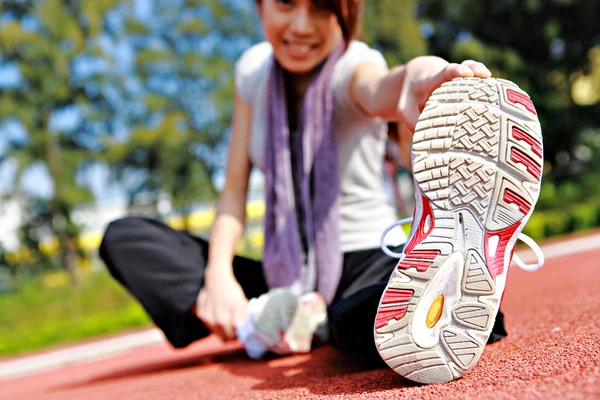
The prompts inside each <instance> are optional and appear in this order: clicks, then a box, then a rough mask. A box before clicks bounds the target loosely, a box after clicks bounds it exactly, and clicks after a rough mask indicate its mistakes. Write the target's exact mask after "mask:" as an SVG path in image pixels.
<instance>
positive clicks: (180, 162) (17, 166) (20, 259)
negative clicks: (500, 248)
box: [0, 0, 600, 358]
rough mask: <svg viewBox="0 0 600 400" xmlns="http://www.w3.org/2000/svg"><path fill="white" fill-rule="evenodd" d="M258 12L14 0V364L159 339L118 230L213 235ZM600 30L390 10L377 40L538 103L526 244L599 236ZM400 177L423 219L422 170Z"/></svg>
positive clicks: (534, 3) (9, 205)
mask: <svg viewBox="0 0 600 400" xmlns="http://www.w3.org/2000/svg"><path fill="white" fill-rule="evenodd" d="M254 8H255V6H254V1H250V0H80V1H77V0H39V1H29V0H2V2H1V3H0V358H2V357H6V356H11V355H15V354H21V353H23V352H26V351H31V350H35V349H40V348H44V347H47V346H52V345H57V344H60V343H65V342H69V341H73V340H77V339H83V338H89V337H93V336H98V335H106V334H109V333H116V332H121V331H124V330H130V329H136V328H139V327H144V326H149V325H150V321H149V320H148V318H147V317H146V316H145V314H144V312H143V310H142V309H141V308H140V306H138V305H137V304H136V303H134V301H133V300H132V299H131V298H130V296H129V295H128V294H127V293H126V292H125V291H124V290H123V289H122V288H121V287H119V286H118V285H117V284H116V283H115V282H113V281H112V279H111V278H110V277H109V276H108V274H107V272H106V271H105V268H104V266H103V264H102V263H101V262H100V260H99V259H98V256H97V249H98V246H99V244H100V240H101V238H102V233H103V231H104V229H105V228H106V225H107V224H108V223H109V222H110V221H111V220H113V219H115V218H118V217H121V216H124V215H127V214H135V215H145V216H149V217H155V218H160V219H162V220H163V221H165V222H166V223H168V224H169V225H171V226H173V227H174V228H177V229H187V230H189V231H191V232H192V233H194V234H197V235H200V236H206V235H208V232H209V229H210V225H211V222H212V219H213V217H214V209H213V205H214V200H215V198H216V196H217V193H218V191H219V188H220V187H221V185H222V184H223V167H224V164H225V158H226V144H227V138H228V129H229V120H230V116H231V112H232V98H233V64H234V62H235V60H236V59H237V58H238V57H239V55H240V54H241V53H242V51H244V50H245V49H246V48H248V47H249V46H251V45H252V44H253V43H256V42H258V41H260V40H261V38H262V34H261V29H260V24H259V21H258V19H257V16H256V12H255V9H254ZM599 20H600V1H599V0H505V1H501V0H421V1H419V0H377V1H368V2H367V7H366V21H365V24H364V35H363V38H362V39H363V40H365V41H366V42H367V43H369V44H370V45H371V46H373V47H376V48H378V49H380V50H381V51H382V52H383V54H384V56H385V57H386V59H387V61H388V63H389V64H390V65H396V64H399V63H404V62H406V61H408V60H410V59H411V58H413V57H415V56H419V55H425V54H435V55H439V56H441V57H444V58H446V59H448V60H450V61H457V62H460V61H462V60H464V59H475V60H478V61H482V62H484V63H485V64H486V65H487V66H488V67H489V68H490V69H491V70H492V72H493V74H494V75H495V76H496V77H500V78H506V79H510V80H512V81H514V82H516V83H517V84H518V85H519V86H520V87H521V88H523V89H524V90H525V91H527V92H528V93H529V94H530V95H531V97H532V99H533V101H534V102H535V105H536V108H537V111H538V113H539V117H540V120H541V123H542V128H543V132H544V136H545V143H544V146H545V149H544V151H545V158H546V164H545V166H544V177H543V185H542V191H541V197H540V201H539V203H538V205H537V208H536V211H535V213H534V215H533V216H532V218H531V220H530V222H529V224H528V225H527V227H526V230H525V232H526V233H527V234H529V235H530V236H532V237H533V238H535V239H536V240H542V239H545V238H547V237H550V236H558V235H564V234H568V233H572V232H584V231H586V230H590V229H594V228H595V227H597V226H599V225H600V119H599V115H600V27H599V25H598V21H599ZM389 171H392V169H389ZM393 174H394V175H395V176H394V178H395V179H394V181H395V182H394V185H389V187H390V188H394V187H398V188H399V191H398V193H399V195H400V196H391V198H394V197H396V198H399V199H400V200H402V199H403V200H404V203H401V204H400V206H399V211H400V214H412V206H411V200H410V199H411V197H412V187H411V182H412V181H411V178H410V172H409V171H407V170H405V169H402V168H399V169H397V170H395V171H393ZM396 184H397V185H396ZM262 189H263V185H262V177H261V176H260V174H258V173H253V175H252V184H251V190H250V194H249V197H248V221H249V223H248V227H247V229H246V235H245V238H244V241H243V243H242V244H241V245H240V249H239V250H240V252H241V253H243V254H246V255H250V256H253V257H260V252H261V247H262V215H263V213H264V203H263V201H262V198H263V196H262ZM390 193H391V194H392V193H394V190H391V192H390ZM398 193H396V194H398Z"/></svg>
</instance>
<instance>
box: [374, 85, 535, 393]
mask: <svg viewBox="0 0 600 400" xmlns="http://www.w3.org/2000/svg"><path fill="white" fill-rule="evenodd" d="M412 163H413V174H414V181H415V196H416V203H417V205H416V208H415V215H414V221H413V225H412V228H411V232H410V234H409V239H408V242H407V244H406V246H405V248H404V251H403V253H402V254H401V260H400V261H399V263H398V266H397V268H395V270H394V272H393V273H392V275H391V277H390V280H389V282H388V285H387V287H386V290H385V291H384V293H383V295H382V298H381V300H380V303H379V308H378V311H377V317H376V320H375V327H374V336H375V342H376V345H377V349H378V351H379V354H380V355H381V357H382V358H383V360H384V361H385V362H386V363H387V364H388V365H389V366H390V367H391V368H392V369H394V371H396V372H397V373H399V374H400V375H402V376H404V377H406V378H408V379H410V380H413V381H416V382H421V383H442V382H448V381H451V380H453V379H457V378H460V377H461V376H462V375H463V374H464V373H465V372H467V371H469V370H470V369H471V368H473V366H474V365H475V363H476V362H477V361H478V360H479V358H480V356H481V354H482V352H483V349H484V347H485V344H486V342H487V339H488V337H489V335H490V333H491V330H492V327H493V324H494V321H495V318H496V314H497V312H498V308H499V305H500V301H501V299H502V295H503V293H504V286H505V283H506V275H507V273H508V266H509V264H510V262H511V258H512V256H513V252H514V246H515V242H516V240H517V237H518V236H519V234H520V232H521V230H522V229H523V227H524V226H525V224H526V222H527V220H528V219H529V217H530V216H531V213H532V212H533V208H534V206H535V203H536V201H537V199H538V195H539V190H540V182H541V177H542V167H543V152H542V134H541V127H540V123H539V121H538V118H537V114H536V111H535V108H534V106H533V103H532V102H531V100H530V98H529V96H528V95H527V94H526V93H525V92H523V91H522V90H520V89H519V88H518V87H517V86H516V85H515V84H514V83H512V82H509V81H506V80H501V79H478V78H470V79H455V80H454V81H452V82H448V83H446V84H444V85H442V87H440V88H439V89H437V90H436V91H435V92H434V93H433V94H432V96H431V97H430V99H429V101H428V102H427V105H426V107H425V109H424V110H423V113H422V114H421V116H420V118H419V122H418V123H417V126H416V129H415V135H414V138H413V147H412ZM542 263H543V259H541V260H540V262H538V265H536V266H535V267H534V268H530V269H535V268H537V267H539V266H540V265H541V264H542ZM521 264H522V263H521Z"/></svg>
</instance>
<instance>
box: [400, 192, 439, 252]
mask: <svg viewBox="0 0 600 400" xmlns="http://www.w3.org/2000/svg"><path fill="white" fill-rule="evenodd" d="M421 199H422V200H421V202H422V203H423V215H422V216H421V221H419V228H418V229H417V231H416V232H415V234H414V235H413V237H412V238H411V239H410V242H408V243H407V244H406V248H405V251H404V253H405V254H407V255H408V253H410V252H412V250H413V249H414V248H415V246H416V245H418V244H419V243H421V242H423V240H425V238H426V237H427V236H429V233H430V232H431V231H432V230H433V227H434V226H435V225H434V221H433V211H432V210H431V204H429V199H428V198H427V197H425V196H423V195H421ZM416 212H417V209H416V208H415V214H416ZM427 216H429V229H428V230H427V232H425V231H424V230H425V220H426V219H427ZM415 217H416V215H413V219H415Z"/></svg>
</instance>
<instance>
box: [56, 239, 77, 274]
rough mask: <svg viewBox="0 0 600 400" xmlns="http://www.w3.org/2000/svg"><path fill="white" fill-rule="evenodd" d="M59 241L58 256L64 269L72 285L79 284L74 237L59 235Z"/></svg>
mask: <svg viewBox="0 0 600 400" xmlns="http://www.w3.org/2000/svg"><path fill="white" fill-rule="evenodd" d="M58 240H59V243H60V257H61V259H62V264H63V267H64V269H65V270H66V271H67V273H68V274H69V277H70V278H71V283H72V284H73V285H78V284H79V274H78V272H77V248H76V246H75V239H74V238H69V237H68V236H67V235H59V239H58Z"/></svg>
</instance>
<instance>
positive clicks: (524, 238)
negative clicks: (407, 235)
mask: <svg viewBox="0 0 600 400" xmlns="http://www.w3.org/2000/svg"><path fill="white" fill-rule="evenodd" d="M412 220H413V219H412V217H409V218H404V219H401V220H399V221H396V222H394V223H393V224H391V225H390V226H388V227H387V228H386V229H385V230H384V231H383V233H382V234H381V239H380V242H379V244H380V245H381V250H383V252H384V253H385V254H387V255H388V256H390V257H393V258H402V256H403V255H404V254H403V253H396V252H393V251H391V250H390V249H389V248H388V247H387V246H386V244H385V237H386V236H387V234H388V232H389V231H391V230H392V229H394V228H395V227H397V226H400V225H404V224H408V223H411V222H412ZM518 239H519V240H521V241H522V242H523V243H525V244H526V245H528V246H529V247H530V248H531V250H533V252H534V254H535V256H536V257H537V259H538V261H537V263H536V264H525V263H524V262H523V260H521V258H520V257H519V256H518V255H516V254H515V255H514V256H513V260H514V261H515V264H517V266H518V267H519V268H522V269H524V270H525V271H528V272H533V271H536V270H538V269H540V268H541V267H542V266H543V265H544V261H545V259H544V253H542V249H540V246H538V244H537V243H536V242H535V241H534V240H533V239H532V238H530V237H529V236H527V235H525V234H524V233H521V234H519V236H518Z"/></svg>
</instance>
